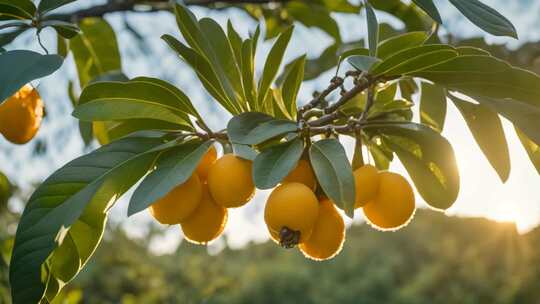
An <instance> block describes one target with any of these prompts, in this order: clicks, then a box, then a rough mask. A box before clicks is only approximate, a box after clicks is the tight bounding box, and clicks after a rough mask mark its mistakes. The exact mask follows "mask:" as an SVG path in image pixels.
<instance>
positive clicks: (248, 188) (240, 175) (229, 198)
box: [150, 147, 415, 261]
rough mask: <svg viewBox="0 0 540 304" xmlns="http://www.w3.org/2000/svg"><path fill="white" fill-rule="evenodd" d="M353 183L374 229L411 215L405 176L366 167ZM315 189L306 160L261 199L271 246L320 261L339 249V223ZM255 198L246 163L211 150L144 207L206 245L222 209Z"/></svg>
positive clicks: (220, 225)
mask: <svg viewBox="0 0 540 304" xmlns="http://www.w3.org/2000/svg"><path fill="white" fill-rule="evenodd" d="M354 178H355V190H356V200H355V208H363V211H364V214H365V217H366V219H367V221H368V222H369V223H370V224H371V225H372V226H373V227H376V228H377V229H381V230H394V229H398V228H400V227H402V226H404V225H406V224H407V223H408V222H409V220H410V219H411V218H412V216H413V214H414V211H415V199H414V193H413V190H412V187H411V186H410V184H409V183H408V182H407V180H406V179H405V178H404V177H402V176H401V175H399V174H396V173H392V172H387V171H383V172H379V171H378V170H377V168H375V167H374V166H371V165H365V166H363V167H361V168H359V169H357V170H355V171H354ZM317 187H319V186H318V182H317V179H316V177H315V174H314V172H313V170H312V168H311V165H310V163H309V161H307V160H304V159H301V160H300V161H299V162H298V164H297V165H296V167H295V168H294V169H293V170H292V171H291V172H290V173H289V174H288V176H287V177H286V178H285V179H284V180H283V182H282V183H281V185H279V186H278V187H276V188H275V189H274V190H273V191H272V193H271V194H270V196H269V197H268V200H267V202H266V206H265V211H264V220H265V223H266V225H267V228H268V231H269V233H270V236H271V238H272V239H273V240H274V241H275V242H277V243H279V244H280V245H281V246H283V247H286V248H292V247H295V246H296V245H298V247H299V249H300V251H301V252H302V253H303V254H304V255H305V256H306V257H308V258H310V259H314V260H319V261H320V260H327V259H330V258H332V257H334V256H336V255H337V254H338V253H339V252H340V250H341V248H342V246H343V243H344V241H345V222H344V220H343V217H342V216H341V214H340V212H339V211H338V210H337V208H336V206H335V204H334V203H333V202H332V201H331V200H329V199H328V198H326V197H323V196H319V197H318V196H317V194H316V190H317ZM254 193H255V186H254V184H253V181H252V163H251V162H250V161H248V160H244V159H242V158H239V157H236V156H234V155H233V154H225V155H224V156H223V157H221V158H219V159H217V152H216V149H215V148H214V147H212V148H211V149H210V150H209V151H208V153H207V154H206V155H205V156H204V157H203V159H202V160H201V162H200V163H199V164H198V166H197V169H196V170H195V172H194V173H193V175H192V176H191V177H190V178H189V179H188V180H187V181H186V182H185V183H184V184H182V185H179V186H177V187H176V188H175V189H173V190H172V191H171V192H170V193H169V194H167V195H166V196H165V197H164V198H162V199H160V200H158V201H157V202H155V203H154V204H153V205H151V206H150V213H151V214H152V215H153V216H154V217H155V218H156V219H157V220H158V221H159V222H160V223H163V224H169V225H174V224H180V226H181V227H182V230H183V232H184V235H185V237H186V239H187V240H188V241H190V242H193V243H198V244H206V243H208V242H210V241H212V240H214V239H216V238H217V237H218V236H219V235H220V234H221V233H222V232H223V230H224V228H225V224H226V222H227V208H237V207H241V206H243V205H245V204H246V203H247V202H249V201H250V200H251V198H252V197H253V195H254Z"/></svg>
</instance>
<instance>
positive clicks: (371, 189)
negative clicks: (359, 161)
mask: <svg viewBox="0 0 540 304" xmlns="http://www.w3.org/2000/svg"><path fill="white" fill-rule="evenodd" d="M353 175H354V184H355V190H356V199H355V204H354V207H355V208H360V207H362V206H364V205H365V204H367V203H369V202H371V201H372V200H373V199H375V197H376V196H377V193H378V190H379V170H377V168H376V167H374V166H372V165H365V166H362V167H360V168H358V169H356V170H355V171H354V172H353Z"/></svg>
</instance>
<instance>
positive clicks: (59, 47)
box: [56, 35, 69, 58]
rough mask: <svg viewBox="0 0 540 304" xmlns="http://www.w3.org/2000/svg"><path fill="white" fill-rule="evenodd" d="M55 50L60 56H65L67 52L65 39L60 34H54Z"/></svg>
mask: <svg viewBox="0 0 540 304" xmlns="http://www.w3.org/2000/svg"><path fill="white" fill-rule="evenodd" d="M56 52H57V53H58V55H60V56H62V58H66V57H67V55H68V52H69V50H68V46H67V43H66V40H65V39H64V37H62V36H60V35H56Z"/></svg>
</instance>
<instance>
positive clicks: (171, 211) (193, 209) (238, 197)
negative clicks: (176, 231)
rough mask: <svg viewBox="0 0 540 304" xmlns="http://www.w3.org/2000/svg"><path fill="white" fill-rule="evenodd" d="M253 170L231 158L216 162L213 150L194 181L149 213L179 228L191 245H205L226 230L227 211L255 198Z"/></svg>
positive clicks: (241, 160) (164, 199)
mask: <svg viewBox="0 0 540 304" xmlns="http://www.w3.org/2000/svg"><path fill="white" fill-rule="evenodd" d="M251 166H252V165H251V162H250V161H247V160H244V159H241V158H238V157H236V156H234V155H232V154H225V155H224V156H223V157H221V158H219V159H217V151H216V149H215V147H213V146H212V147H211V148H210V150H209V151H208V152H207V153H206V154H205V156H204V157H203V159H202V160H201V162H200V163H199V164H198V166H197V169H196V170H195V172H194V173H193V174H192V175H191V177H190V178H189V179H188V180H187V181H186V182H185V183H183V184H181V185H178V186H177V187H175V188H174V189H173V190H172V191H171V192H169V193H168V194H167V195H166V196H165V197H163V198H162V199H160V200H158V201H157V202H155V203H154V204H152V205H151V206H150V208H149V209H150V213H151V214H152V215H153V216H154V218H155V219H156V220H157V221H159V222H160V223H162V224H168V225H175V224H180V226H181V227H182V231H183V232H184V236H185V238H186V239H187V240H188V241H190V242H192V243H196V244H206V243H208V242H210V241H212V240H214V239H216V238H217V237H219V236H220V235H221V233H222V232H223V230H224V229H225V224H226V223H227V215H228V212H227V208H236V207H240V206H243V205H245V204H246V203H247V202H249V201H250V200H251V198H252V197H253V195H254V194H255V185H254V184H253V181H252V179H251Z"/></svg>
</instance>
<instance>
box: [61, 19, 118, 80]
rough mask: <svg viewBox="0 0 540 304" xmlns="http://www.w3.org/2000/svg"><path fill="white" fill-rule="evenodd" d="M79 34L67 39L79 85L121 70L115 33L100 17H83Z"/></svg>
mask: <svg viewBox="0 0 540 304" xmlns="http://www.w3.org/2000/svg"><path fill="white" fill-rule="evenodd" d="M79 27H80V29H81V34H80V35H77V36H75V37H74V38H73V39H71V40H69V48H70V50H71V52H72V53H73V58H74V59H75V65H76V66H77V72H78V75H79V83H80V85H81V87H84V86H86V85H87V84H88V83H89V82H90V81H91V80H92V79H94V78H96V77H98V76H100V75H103V74H106V73H108V72H112V71H121V70H122V61H121V59H120V51H119V50H118V43H117V41H116V34H115V33H114V31H113V29H112V27H111V26H110V25H109V23H107V21H105V20H104V19H102V18H85V19H83V20H82V21H81V22H80V23H79Z"/></svg>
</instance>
